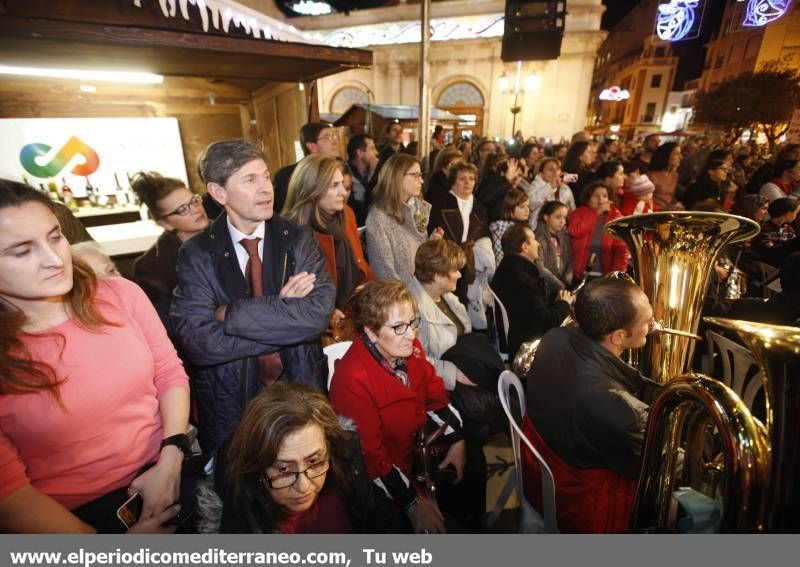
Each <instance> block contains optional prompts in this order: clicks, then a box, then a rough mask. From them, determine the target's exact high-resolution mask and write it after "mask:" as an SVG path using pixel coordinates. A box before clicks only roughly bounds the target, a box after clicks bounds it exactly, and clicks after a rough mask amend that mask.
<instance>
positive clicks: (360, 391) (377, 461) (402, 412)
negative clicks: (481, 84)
mask: <svg viewBox="0 0 800 567" xmlns="http://www.w3.org/2000/svg"><path fill="white" fill-rule="evenodd" d="M353 318H354V320H355V324H356V328H357V329H358V331H357V332H356V336H355V339H354V341H353V345H352V346H351V347H350V349H349V350H348V351H347V354H345V356H344V358H342V359H341V360H339V361H338V363H337V364H336V371H335V373H334V375H333V379H332V381H331V386H330V399H331V403H332V405H333V407H334V409H335V410H336V411H337V413H339V414H341V415H344V416H346V417H349V418H351V419H352V420H353V421H355V423H356V427H357V429H358V432H359V436H360V437H361V446H362V450H363V452H364V461H365V463H366V467H367V474H368V475H369V476H370V478H372V479H373V480H374V481H375V483H376V484H378V485H379V486H380V487H381V488H383V489H384V490H385V491H386V492H387V494H388V495H389V496H390V497H391V498H392V499H393V500H394V503H395V505H397V506H398V507H399V508H401V509H403V510H404V511H405V512H406V515H407V516H408V519H409V521H410V522H411V524H412V526H413V528H414V531H415V532H418V533H421V532H426V533H429V532H434V533H443V532H444V531H445V522H444V515H443V513H442V510H444V511H445V512H449V513H451V514H452V515H453V517H454V518H455V519H456V520H457V521H458V522H459V523H461V524H462V525H465V526H466V527H476V526H475V525H473V522H475V521H477V520H479V518H480V517H481V516H482V515H483V513H484V512H485V507H486V501H485V500H486V497H485V493H486V485H485V482H486V480H485V479H486V473H485V461H484V460H483V458H482V457H483V455H482V453H481V452H480V449H479V448H477V450H473V447H472V445H470V446H469V449H468V447H467V444H466V443H465V441H464V439H463V435H462V431H461V418H460V417H459V415H458V413H457V412H456V411H455V410H454V409H453V408H452V406H450V403H449V398H448V394H447V391H446V390H445V388H444V382H443V381H442V379H441V378H439V377H438V376H437V375H436V371H435V369H434V367H433V366H432V365H431V364H430V363H429V362H428V360H427V358H426V357H425V352H424V351H423V349H422V345H421V344H420V342H419V341H418V340H417V338H416V329H417V327H419V321H420V320H419V315H418V313H417V306H416V302H415V300H414V296H413V295H411V293H410V292H409V291H408V290H407V289H406V288H405V286H403V284H402V283H400V282H399V281H397V280H388V279H384V280H377V281H374V282H370V283H367V284H366V285H365V286H364V289H363V290H362V291H361V292H360V293H359V294H358V295H357V296H356V299H355V304H354V312H353ZM426 423H427V424H428V425H429V426H430V427H431V428H432V429H434V430H435V429H438V428H441V426H443V425H445V427H444V428H443V434H442V440H443V441H444V442H445V443H447V444H449V449H448V450H447V453H446V455H445V457H444V459H443V460H442V461H441V462H440V463H439V465H438V470H437V471H435V474H434V475H433V476H434V479H435V480H436V481H437V494H436V501H434V500H433V499H431V498H430V497H429V495H427V494H425V491H424V490H420V489H419V488H418V487H417V486H415V484H414V476H413V475H412V472H411V469H412V461H413V455H414V443H415V439H416V434H417V432H418V431H419V430H420V429H422V428H423V427H425V426H426ZM429 430H430V429H429ZM468 463H469V464H468ZM467 464H468V465H467ZM448 477H449V478H448ZM437 502H438V503H437ZM440 506H441V509H442V510H440Z"/></svg>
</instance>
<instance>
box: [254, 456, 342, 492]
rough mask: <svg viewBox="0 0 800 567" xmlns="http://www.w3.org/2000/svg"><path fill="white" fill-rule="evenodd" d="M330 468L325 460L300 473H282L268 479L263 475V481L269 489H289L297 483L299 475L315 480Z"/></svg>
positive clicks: (328, 462) (329, 463) (327, 460)
mask: <svg viewBox="0 0 800 567" xmlns="http://www.w3.org/2000/svg"><path fill="white" fill-rule="evenodd" d="M330 466H331V462H330V459H325V460H324V461H320V462H319V463H314V464H313V465H311V466H310V467H308V468H306V469H305V470H302V471H297V472H289V473H283V474H279V475H275V476H273V477H269V476H267V475H266V473H265V474H264V481H266V483H267V484H268V485H269V487H270V488H289V487H290V486H292V485H294V483H295V482H297V479H298V478H300V475H301V474H304V475H306V478H307V479H309V480H311V479H312V478H317V477H320V476H322V475H324V474H325V473H326V472H328V469H329V468H330Z"/></svg>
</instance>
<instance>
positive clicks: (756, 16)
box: [742, 0, 792, 28]
mask: <svg viewBox="0 0 800 567" xmlns="http://www.w3.org/2000/svg"><path fill="white" fill-rule="evenodd" d="M791 3H792V0H748V2H747V10H746V12H745V14H744V21H743V22H742V25H743V26H746V27H748V28H755V27H759V26H765V25H767V24H768V23H770V22H774V21H775V20H777V19H778V18H780V17H781V16H783V15H784V14H785V13H786V12H787V11H788V10H789V4H791Z"/></svg>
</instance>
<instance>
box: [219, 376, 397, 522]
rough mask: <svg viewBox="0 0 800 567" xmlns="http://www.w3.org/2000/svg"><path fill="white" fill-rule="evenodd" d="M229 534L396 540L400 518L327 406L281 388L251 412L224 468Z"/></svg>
mask: <svg viewBox="0 0 800 567" xmlns="http://www.w3.org/2000/svg"><path fill="white" fill-rule="evenodd" d="M218 467H219V470H220V476H221V479H220V481H219V483H218V484H219V485H220V493H221V495H222V496H223V510H222V524H221V531H222V532H223V533H275V532H277V533H390V532H398V531H404V529H405V525H404V522H403V520H402V517H400V516H399V515H397V514H396V513H395V511H394V509H393V507H392V504H391V502H389V499H388V498H387V497H386V496H385V495H384V494H383V492H381V491H380V490H379V489H378V488H377V487H376V486H375V485H374V484H373V483H372V482H371V481H370V480H369V477H368V476H367V474H366V472H365V470H364V460H363V457H362V455H361V445H360V443H359V440H358V435H357V434H356V433H355V432H354V431H345V429H344V428H343V427H342V425H341V423H340V422H339V420H338V418H337V416H336V414H335V413H334V411H333V409H332V408H331V406H330V403H329V402H328V399H327V398H326V397H325V396H324V395H323V394H321V393H320V392H318V391H317V390H316V389H314V388H312V387H310V386H307V385H305V384H297V383H296V384H283V383H278V384H275V385H273V386H272V387H270V388H269V389H268V390H265V391H263V392H262V393H261V394H259V395H258V396H257V397H256V398H254V399H253V401H251V402H250V404H249V405H248V406H247V410H246V411H245V413H244V416H243V417H242V421H241V422H240V423H239V426H238V428H237V429H236V433H235V434H234V436H233V438H232V440H231V442H230V445H229V446H228V447H227V449H226V450H224V452H223V455H222V458H221V461H220V463H219V464H218Z"/></svg>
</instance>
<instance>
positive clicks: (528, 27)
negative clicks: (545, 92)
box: [501, 0, 567, 61]
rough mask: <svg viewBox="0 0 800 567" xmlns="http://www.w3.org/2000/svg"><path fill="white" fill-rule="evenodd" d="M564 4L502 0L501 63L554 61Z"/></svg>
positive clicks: (558, 50)
mask: <svg viewBox="0 0 800 567" xmlns="http://www.w3.org/2000/svg"><path fill="white" fill-rule="evenodd" d="M566 14H567V2H566V0H506V19H505V30H504V33H503V50H502V52H501V58H502V60H503V61H531V60H536V59H538V60H542V59H557V58H558V56H559V54H560V53H561V39H562V37H563V36H564V19H565V17H566Z"/></svg>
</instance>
